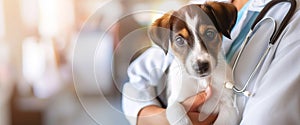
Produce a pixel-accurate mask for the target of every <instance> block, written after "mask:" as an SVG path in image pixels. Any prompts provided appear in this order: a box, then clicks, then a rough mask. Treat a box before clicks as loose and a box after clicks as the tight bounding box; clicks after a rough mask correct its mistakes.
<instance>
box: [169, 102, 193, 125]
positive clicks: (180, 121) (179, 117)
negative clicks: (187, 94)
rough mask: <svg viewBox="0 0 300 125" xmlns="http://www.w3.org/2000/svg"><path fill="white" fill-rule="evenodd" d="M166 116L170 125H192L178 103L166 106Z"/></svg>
mask: <svg viewBox="0 0 300 125" xmlns="http://www.w3.org/2000/svg"><path fill="white" fill-rule="evenodd" d="M166 115H167V119H168V121H169V123H170V124H171V125H192V122H191V120H190V118H189V117H188V116H187V114H186V111H185V109H184V107H183V106H182V105H181V104H180V103H174V104H172V105H170V106H168V107H167V109H166Z"/></svg>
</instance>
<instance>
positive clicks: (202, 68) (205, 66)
mask: <svg viewBox="0 0 300 125" xmlns="http://www.w3.org/2000/svg"><path fill="white" fill-rule="evenodd" d="M192 67H193V70H194V71H195V72H196V73H197V74H198V75H200V76H207V75H208V74H209V71H210V66H209V62H208V61H196V62H195V63H194V64H193V65H192Z"/></svg>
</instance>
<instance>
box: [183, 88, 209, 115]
mask: <svg viewBox="0 0 300 125" xmlns="http://www.w3.org/2000/svg"><path fill="white" fill-rule="evenodd" d="M206 96H207V94H206V92H200V93H198V94H197V95H195V96H192V97H189V98H188V99H187V100H185V101H184V102H183V103H182V104H183V105H184V107H185V109H186V110H187V111H197V110H198V107H199V106H201V105H202V104H203V103H204V102H205V100H206Z"/></svg>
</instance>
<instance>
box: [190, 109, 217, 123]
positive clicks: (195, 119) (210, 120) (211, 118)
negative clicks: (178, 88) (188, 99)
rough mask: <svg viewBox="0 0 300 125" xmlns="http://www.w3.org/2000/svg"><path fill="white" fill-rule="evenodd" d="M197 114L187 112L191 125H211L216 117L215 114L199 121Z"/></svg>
mask: <svg viewBox="0 0 300 125" xmlns="http://www.w3.org/2000/svg"><path fill="white" fill-rule="evenodd" d="M199 114H200V113H199V112H188V116H189V117H190V119H191V121H192V123H193V125H212V124H213V123H214V122H215V121H216V119H217V117H218V115H217V114H211V115H209V116H208V117H207V119H205V120H204V121H199V120H198V119H199Z"/></svg>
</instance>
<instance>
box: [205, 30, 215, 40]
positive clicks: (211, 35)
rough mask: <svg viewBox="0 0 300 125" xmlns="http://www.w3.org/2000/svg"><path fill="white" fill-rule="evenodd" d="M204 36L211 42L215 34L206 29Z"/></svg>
mask: <svg viewBox="0 0 300 125" xmlns="http://www.w3.org/2000/svg"><path fill="white" fill-rule="evenodd" d="M204 35H205V37H206V38H207V39H208V40H213V39H214V38H215V36H216V32H215V30H213V29H207V30H206V31H205V33H204Z"/></svg>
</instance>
